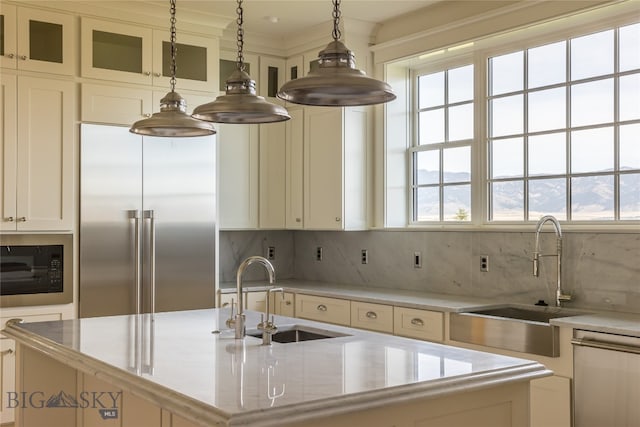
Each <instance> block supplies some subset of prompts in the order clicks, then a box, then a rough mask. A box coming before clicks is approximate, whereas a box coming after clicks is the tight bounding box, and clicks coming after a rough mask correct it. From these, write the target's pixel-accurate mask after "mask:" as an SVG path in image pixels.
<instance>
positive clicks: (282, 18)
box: [138, 0, 441, 37]
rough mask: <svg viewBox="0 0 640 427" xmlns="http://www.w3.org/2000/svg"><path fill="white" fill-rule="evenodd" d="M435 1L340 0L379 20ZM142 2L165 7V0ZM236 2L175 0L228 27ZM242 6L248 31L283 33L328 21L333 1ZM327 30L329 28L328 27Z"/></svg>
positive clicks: (257, 1)
mask: <svg viewBox="0 0 640 427" xmlns="http://www.w3.org/2000/svg"><path fill="white" fill-rule="evenodd" d="M138 1H140V0H138ZM437 1H441V0H342V1H341V5H340V10H341V13H342V17H343V18H345V19H347V18H348V19H357V20H361V21H366V22H370V23H380V22H383V21H385V20H388V19H391V18H394V17H397V16H400V15H404V14H406V13H410V12H412V11H415V10H417V9H421V8H424V7H427V6H429V5H431V4H433V3H436V2H437ZM144 3H146V4H153V5H154V6H157V7H165V8H167V9H168V1H156V0H153V1H144ZM236 6H237V3H236V1H235V0H177V2H176V14H177V16H178V18H179V15H180V12H181V11H185V12H189V13H193V12H196V13H201V14H206V15H216V16H224V17H228V19H229V23H230V24H229V25H230V27H229V28H231V29H233V30H235V28H236V26H235V17H236ZM243 9H244V13H243V17H244V29H245V31H246V32H247V33H249V32H250V33H252V34H256V33H257V34H269V35H271V36H276V37H282V36H285V35H292V34H296V33H302V32H304V31H305V29H308V28H310V27H313V26H317V25H319V24H323V23H329V22H330V21H331V19H332V11H333V5H332V2H331V0H280V1H275V0H246V1H244V2H243ZM274 18H275V19H274ZM273 21H277V22H273ZM328 31H331V27H329V28H328Z"/></svg>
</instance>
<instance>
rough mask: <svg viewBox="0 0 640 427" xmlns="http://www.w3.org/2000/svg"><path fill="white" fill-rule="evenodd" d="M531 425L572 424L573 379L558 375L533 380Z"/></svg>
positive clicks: (562, 425)
mask: <svg viewBox="0 0 640 427" xmlns="http://www.w3.org/2000/svg"><path fill="white" fill-rule="evenodd" d="M530 393H531V427H570V426H571V379H570V378H565V377H560V376H557V375H554V376H551V377H545V378H540V379H537V380H533V381H531V391H530Z"/></svg>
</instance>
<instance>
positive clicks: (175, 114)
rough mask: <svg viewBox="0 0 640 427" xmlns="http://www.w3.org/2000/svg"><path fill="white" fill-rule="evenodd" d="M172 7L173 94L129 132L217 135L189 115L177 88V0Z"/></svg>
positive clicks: (171, 134) (168, 135)
mask: <svg viewBox="0 0 640 427" xmlns="http://www.w3.org/2000/svg"><path fill="white" fill-rule="evenodd" d="M169 3H170V5H171V9H170V11H171V92H169V93H167V94H166V95H165V96H164V98H162V99H161V100H160V112H158V113H154V114H153V115H152V116H151V117H149V118H146V119H143V120H139V121H137V122H135V123H134V124H133V126H131V129H129V132H132V133H135V134H138V135H148V136H164V137H187V136H206V135H213V134H214V133H216V131H215V129H214V128H213V125H212V124H211V123H207V122H203V121H201V120H196V119H194V118H193V117H191V116H189V115H188V114H187V102H186V101H185V100H184V98H183V97H181V96H180V94H179V93H177V92H176V91H175V88H176V0H169Z"/></svg>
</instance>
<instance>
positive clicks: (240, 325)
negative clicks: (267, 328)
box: [232, 256, 276, 339]
mask: <svg viewBox="0 0 640 427" xmlns="http://www.w3.org/2000/svg"><path fill="white" fill-rule="evenodd" d="M254 263H258V264H260V265H262V266H263V267H264V268H265V269H266V270H267V273H268V274H269V284H273V283H275V281H276V272H275V270H274V269H273V265H272V264H271V263H270V262H269V260H267V259H266V258H264V257H261V256H251V257H249V258H247V259H245V260H244V261H242V262H241V263H240V266H238V273H237V274H236V291H237V298H238V302H237V304H238V311H237V313H236V316H235V317H234V321H233V322H232V323H233V324H234V326H235V331H236V335H235V338H236V339H242V338H244V336H245V333H246V326H245V315H244V307H243V304H242V277H243V276H244V272H245V270H246V269H247V267H249V266H250V265H251V264H254ZM267 320H268V319H267Z"/></svg>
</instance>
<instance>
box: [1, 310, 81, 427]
mask: <svg viewBox="0 0 640 427" xmlns="http://www.w3.org/2000/svg"><path fill="white" fill-rule="evenodd" d="M5 310H6V309H5ZM5 313H6V311H5ZM5 313H2V314H3V316H2V317H1V318H0V329H4V327H5V324H6V323H7V321H9V320H10V319H13V318H20V319H22V320H23V321H24V322H46V321H50V320H61V319H65V318H68V317H69V316H68V315H65V313H41V314H27V315H24V314H22V313H15V314H14V315H11V316H5V315H4V314H5ZM15 351H16V343H15V341H14V340H12V339H10V338H2V335H0V392H2V396H1V397H2V398H1V399H0V424H1V425H4V424H9V423H13V421H14V419H15V409H14V408H13V407H12V405H10V402H9V399H8V396H9V393H13V392H15V390H16V357H15V355H16V353H15Z"/></svg>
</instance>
